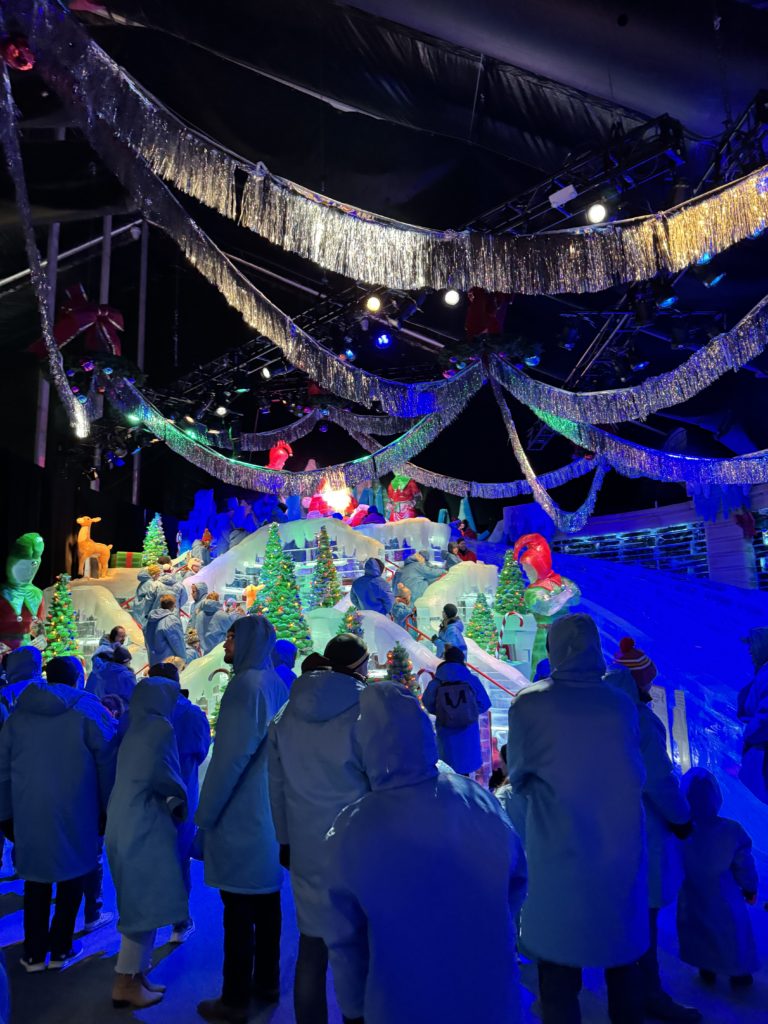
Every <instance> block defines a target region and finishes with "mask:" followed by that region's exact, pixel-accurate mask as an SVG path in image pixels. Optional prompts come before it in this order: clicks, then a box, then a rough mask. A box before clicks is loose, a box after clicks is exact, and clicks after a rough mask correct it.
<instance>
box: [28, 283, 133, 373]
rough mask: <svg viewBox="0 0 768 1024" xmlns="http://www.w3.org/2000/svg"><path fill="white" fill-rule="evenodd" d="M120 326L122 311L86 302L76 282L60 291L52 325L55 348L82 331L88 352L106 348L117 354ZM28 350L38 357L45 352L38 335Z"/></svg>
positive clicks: (110, 352)
mask: <svg viewBox="0 0 768 1024" xmlns="http://www.w3.org/2000/svg"><path fill="white" fill-rule="evenodd" d="M124 327H125V321H124V320H123V314H122V313H121V312H120V311H119V310H118V309H113V307H112V306H100V305H97V304H96V303H92V302H89V301H88V296H87V295H86V294H85V289H84V288H83V286H82V285H81V284H76V285H72V286H71V287H70V288H66V289H65V291H64V301H63V302H62V304H61V307H60V309H59V315H58V317H57V318H56V323H55V324H54V325H53V336H54V338H55V339H56V344H57V345H58V346H59V348H64V346H65V345H68V344H69V342H70V341H73V340H74V339H75V338H77V337H78V335H80V334H82V335H83V338H84V339H85V347H86V349H87V350H88V351H89V352H107V353H108V354H109V355H112V356H119V355H121V354H122V345H121V343H120V338H119V336H118V333H117V332H118V331H122V330H123V328H124ZM29 351H30V352H34V354H35V355H37V356H40V357H43V356H45V344H44V342H43V340H42V338H41V339H40V340H39V341H36V342H35V343H34V345H30V347H29Z"/></svg>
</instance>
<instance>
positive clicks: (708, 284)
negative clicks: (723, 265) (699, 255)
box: [701, 267, 725, 288]
mask: <svg viewBox="0 0 768 1024" xmlns="http://www.w3.org/2000/svg"><path fill="white" fill-rule="evenodd" d="M724 277H725V271H724V270H715V268H714V267H710V269H709V270H706V271H705V272H704V273H703V274H702V275H701V283H702V284H703V285H704V287H705V288H715V287H716V286H717V285H719V284H720V282H721V281H722V280H723V278H724Z"/></svg>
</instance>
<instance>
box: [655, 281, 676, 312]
mask: <svg viewBox="0 0 768 1024" xmlns="http://www.w3.org/2000/svg"><path fill="white" fill-rule="evenodd" d="M652 287H653V297H654V300H655V302H656V305H657V306H658V308H659V309H671V307H672V306H674V305H675V303H676V302H677V294H676V293H675V290H674V288H673V287H672V285H671V284H670V283H669V282H668V281H654V282H653V286H652Z"/></svg>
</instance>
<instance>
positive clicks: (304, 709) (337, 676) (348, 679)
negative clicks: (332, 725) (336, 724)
mask: <svg viewBox="0 0 768 1024" xmlns="http://www.w3.org/2000/svg"><path fill="white" fill-rule="evenodd" d="M365 688H366V687H365V683H361V682H360V680H359V679H355V677H354V676H348V675H346V674H345V673H344V672H334V671H333V670H332V669H327V670H325V669H322V670H320V671H315V672H305V673H304V674H303V675H301V676H299V678H298V679H297V680H296V681H295V682H294V684H293V686H292V687H291V702H290V707H291V712H292V714H295V715H296V716H297V717H298V718H301V719H303V720H304V721H305V722H330V721H331V719H333V718H338V716H339V715H343V714H344V712H345V711H349V709H350V708H352V707H355V705H356V704H357V703H358V702H359V700H360V695H361V694H362V692H363V690H365Z"/></svg>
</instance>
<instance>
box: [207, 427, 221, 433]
mask: <svg viewBox="0 0 768 1024" xmlns="http://www.w3.org/2000/svg"><path fill="white" fill-rule="evenodd" d="M207 433H209V434H220V433H221V431H220V430H219V428H218V427H208V430H207Z"/></svg>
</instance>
